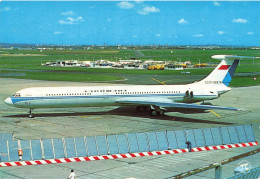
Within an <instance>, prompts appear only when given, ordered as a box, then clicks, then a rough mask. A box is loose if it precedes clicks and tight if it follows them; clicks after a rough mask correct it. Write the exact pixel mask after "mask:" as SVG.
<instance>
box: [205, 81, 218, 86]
mask: <svg viewBox="0 0 260 179" xmlns="http://www.w3.org/2000/svg"><path fill="white" fill-rule="evenodd" d="M205 84H207V85H209V84H214V85H218V84H222V81H205Z"/></svg>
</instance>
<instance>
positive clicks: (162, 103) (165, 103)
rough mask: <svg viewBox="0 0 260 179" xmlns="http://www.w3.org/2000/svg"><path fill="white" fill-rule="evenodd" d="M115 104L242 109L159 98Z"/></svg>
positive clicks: (138, 99) (129, 99)
mask: <svg viewBox="0 0 260 179" xmlns="http://www.w3.org/2000/svg"><path fill="white" fill-rule="evenodd" d="M115 103H118V104H121V105H137V106H146V105H149V106H150V105H154V106H159V107H176V108H191V109H205V110H211V109H220V110H232V111H238V110H241V109H238V108H231V107H223V106H213V105H199V104H191V103H176V102H174V101H172V100H170V99H165V98H163V99H158V98H121V99H118V100H116V101H115Z"/></svg>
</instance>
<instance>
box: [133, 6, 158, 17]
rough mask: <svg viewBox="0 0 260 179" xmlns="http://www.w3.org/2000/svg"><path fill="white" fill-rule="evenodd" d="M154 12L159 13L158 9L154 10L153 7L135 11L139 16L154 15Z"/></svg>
mask: <svg viewBox="0 0 260 179" xmlns="http://www.w3.org/2000/svg"><path fill="white" fill-rule="evenodd" d="M156 12H160V9H159V8H156V7H154V6H146V7H144V8H143V9H142V10H141V11H137V13H138V14H141V15H147V14H150V13H156Z"/></svg>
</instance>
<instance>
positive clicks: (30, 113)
mask: <svg viewBox="0 0 260 179" xmlns="http://www.w3.org/2000/svg"><path fill="white" fill-rule="evenodd" d="M29 118H34V114H33V113H32V109H30V111H29Z"/></svg>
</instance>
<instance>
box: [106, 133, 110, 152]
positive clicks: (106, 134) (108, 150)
mask: <svg viewBox="0 0 260 179" xmlns="http://www.w3.org/2000/svg"><path fill="white" fill-rule="evenodd" d="M105 139H106V144H107V155H110V151H109V144H108V139H107V134H106V135H105Z"/></svg>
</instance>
